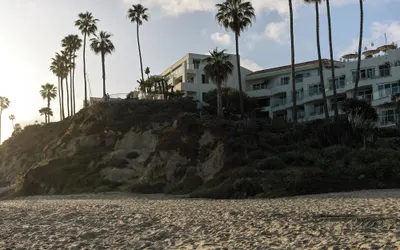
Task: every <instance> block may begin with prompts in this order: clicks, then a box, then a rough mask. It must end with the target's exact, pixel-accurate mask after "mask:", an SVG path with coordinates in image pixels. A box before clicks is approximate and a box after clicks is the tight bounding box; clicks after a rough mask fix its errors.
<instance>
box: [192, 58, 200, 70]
mask: <svg viewBox="0 0 400 250" xmlns="http://www.w3.org/2000/svg"><path fill="white" fill-rule="evenodd" d="M193 67H194V69H199V68H200V60H193Z"/></svg>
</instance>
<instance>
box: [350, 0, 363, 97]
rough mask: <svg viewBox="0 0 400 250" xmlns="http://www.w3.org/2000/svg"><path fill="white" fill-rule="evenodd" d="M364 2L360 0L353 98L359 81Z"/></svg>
mask: <svg viewBox="0 0 400 250" xmlns="http://www.w3.org/2000/svg"><path fill="white" fill-rule="evenodd" d="M363 5H364V3H363V0H360V38H359V41H358V58H357V75H356V82H355V84H354V92H353V98H357V89H358V83H359V82H360V68H361V49H362V41H363V30H364V28H363V27H364V6H363Z"/></svg>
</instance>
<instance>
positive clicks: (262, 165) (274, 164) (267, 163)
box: [258, 157, 285, 170]
mask: <svg viewBox="0 0 400 250" xmlns="http://www.w3.org/2000/svg"><path fill="white" fill-rule="evenodd" d="M258 168H259V169H261V170H275V169H283V168H285V163H284V162H283V161H282V160H281V159H280V158H278V157H268V158H265V159H262V160H260V161H259V162H258Z"/></svg>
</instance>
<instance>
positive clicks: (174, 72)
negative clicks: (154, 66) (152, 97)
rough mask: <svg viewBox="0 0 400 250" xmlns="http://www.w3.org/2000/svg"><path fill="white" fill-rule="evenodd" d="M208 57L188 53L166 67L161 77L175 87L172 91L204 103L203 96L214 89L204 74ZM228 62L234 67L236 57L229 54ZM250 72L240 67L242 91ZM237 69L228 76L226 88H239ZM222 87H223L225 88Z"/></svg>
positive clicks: (213, 85)
mask: <svg viewBox="0 0 400 250" xmlns="http://www.w3.org/2000/svg"><path fill="white" fill-rule="evenodd" d="M207 57H208V55H201V54H193V53H189V54H187V55H185V56H184V57H183V58H181V59H180V60H179V61H177V62H176V63H174V64H173V65H172V66H170V67H168V68H167V69H166V70H164V72H162V73H161V76H164V77H167V78H168V79H169V80H168V83H169V84H171V85H173V86H175V87H174V90H175V91H176V90H181V91H183V92H184V93H185V96H190V97H193V98H194V99H195V100H199V101H204V100H203V96H204V94H205V93H207V92H208V91H210V90H213V89H215V88H216V85H215V84H214V83H213V82H212V81H211V80H210V79H208V78H207V77H206V75H205V74H204V66H205V64H204V63H203V60H204V59H205V58H207ZM230 61H231V62H232V64H233V65H234V66H235V65H236V55H231V54H230ZM251 72H252V71H251V70H248V69H246V68H243V67H241V73H242V77H241V78H242V84H243V90H245V86H244V85H245V81H246V76H247V75H248V74H250V73H251ZM238 79H239V78H238V72H237V67H234V68H233V72H232V74H231V75H230V76H229V78H228V80H227V82H226V83H225V86H226V87H231V88H236V89H238V88H239V81H238ZM225 86H224V87H225Z"/></svg>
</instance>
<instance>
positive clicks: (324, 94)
mask: <svg viewBox="0 0 400 250" xmlns="http://www.w3.org/2000/svg"><path fill="white" fill-rule="evenodd" d="M318 4H319V3H318V1H316V2H315V16H316V19H315V21H316V27H317V50H318V62H319V78H320V86H321V91H322V99H323V101H324V111H325V118H326V119H329V110H328V104H327V102H326V93H325V84H324V72H323V67H322V58H321V44H320V41H319V6H318Z"/></svg>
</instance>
